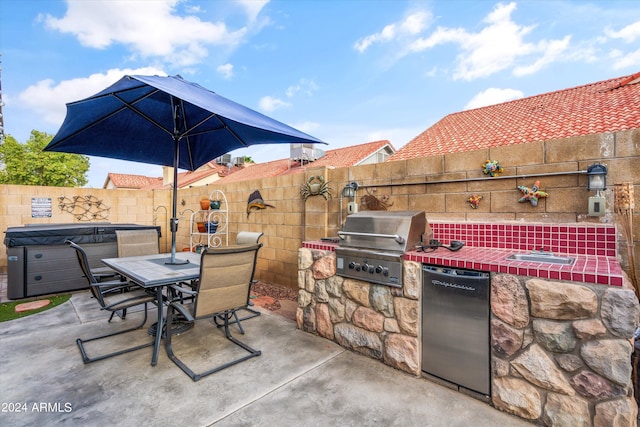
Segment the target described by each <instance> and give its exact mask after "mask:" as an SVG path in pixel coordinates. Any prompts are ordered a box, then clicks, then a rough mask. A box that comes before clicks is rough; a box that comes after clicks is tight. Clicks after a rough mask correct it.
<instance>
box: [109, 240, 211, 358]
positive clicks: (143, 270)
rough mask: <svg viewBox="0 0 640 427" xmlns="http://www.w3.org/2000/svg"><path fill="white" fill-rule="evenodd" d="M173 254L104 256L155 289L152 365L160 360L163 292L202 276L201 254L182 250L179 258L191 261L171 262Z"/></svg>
mask: <svg viewBox="0 0 640 427" xmlns="http://www.w3.org/2000/svg"><path fill="white" fill-rule="evenodd" d="M170 256H171V255H170V254H155V255H142V256H133V257H122V258H105V259H103V260H102V262H103V263H104V264H105V265H106V266H108V267H111V268H112V269H113V270H115V271H116V272H118V273H119V274H121V275H123V276H124V277H126V278H127V279H129V280H130V281H131V282H132V283H134V284H136V285H138V286H141V287H143V288H145V289H155V291H156V301H157V304H156V305H157V308H158V323H157V325H156V330H155V343H154V346H153V356H152V357H151V366H155V365H156V363H157V362H158V353H159V350H160V341H161V339H162V329H163V325H164V310H163V308H164V306H163V304H162V299H163V298H162V291H163V289H164V287H165V286H169V285H173V284H175V283H179V282H186V281H190V280H193V279H197V278H198V277H199V276H200V256H201V255H200V254H197V253H193V252H179V253H177V254H176V260H177V261H178V260H184V261H189V262H188V263H186V264H170V263H169V261H170Z"/></svg>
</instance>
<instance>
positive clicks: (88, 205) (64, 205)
mask: <svg viewBox="0 0 640 427" xmlns="http://www.w3.org/2000/svg"><path fill="white" fill-rule="evenodd" d="M58 207H59V208H60V210H61V211H62V212H67V213H70V214H71V215H73V216H75V217H76V219H77V220H78V221H91V220H95V219H97V220H104V219H108V218H109V210H110V209H111V207H109V206H107V205H105V204H104V203H103V202H102V200H100V199H98V198H97V197H95V196H91V195H87V196H73V197H67V196H60V197H58Z"/></svg>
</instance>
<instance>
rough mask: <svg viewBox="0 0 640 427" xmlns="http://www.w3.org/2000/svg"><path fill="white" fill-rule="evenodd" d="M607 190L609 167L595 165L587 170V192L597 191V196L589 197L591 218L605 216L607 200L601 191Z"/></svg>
mask: <svg viewBox="0 0 640 427" xmlns="http://www.w3.org/2000/svg"><path fill="white" fill-rule="evenodd" d="M606 189H607V167H606V166H605V165H601V164H600V163H594V164H592V165H591V166H589V167H588V168H587V190H589V191H595V192H596V195H595V196H591V197H589V216H603V215H604V214H605V209H606V200H605V198H604V197H603V196H601V195H600V191H602V190H606Z"/></svg>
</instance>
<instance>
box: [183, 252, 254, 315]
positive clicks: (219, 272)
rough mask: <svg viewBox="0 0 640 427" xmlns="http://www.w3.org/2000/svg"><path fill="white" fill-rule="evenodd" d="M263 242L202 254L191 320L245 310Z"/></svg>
mask: <svg viewBox="0 0 640 427" xmlns="http://www.w3.org/2000/svg"><path fill="white" fill-rule="evenodd" d="M261 247H262V243H257V244H253V245H243V246H229V247H220V248H207V249H205V250H203V251H202V255H201V262H200V280H199V283H198V288H197V291H198V296H197V298H196V301H195V304H194V313H193V314H194V317H196V318H201V317H206V316H210V315H212V314H215V313H221V312H223V311H226V310H234V309H238V308H242V307H246V306H247V304H248V302H249V291H250V289H249V288H250V287H251V281H252V280H253V275H254V273H255V270H256V260H257V259H258V250H259V249H260V248H261Z"/></svg>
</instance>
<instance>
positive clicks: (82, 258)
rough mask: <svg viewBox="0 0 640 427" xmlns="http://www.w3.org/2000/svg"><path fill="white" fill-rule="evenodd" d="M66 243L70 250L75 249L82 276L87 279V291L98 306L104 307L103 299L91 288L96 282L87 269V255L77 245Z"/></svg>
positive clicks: (89, 269)
mask: <svg viewBox="0 0 640 427" xmlns="http://www.w3.org/2000/svg"><path fill="white" fill-rule="evenodd" d="M66 243H68V244H69V246H71V248H72V249H75V251H76V256H77V257H78V263H79V264H80V269H81V270H82V274H83V275H84V277H86V278H87V281H88V282H89V289H90V290H91V294H92V295H93V297H94V298H95V299H96V300H98V303H100V306H102V307H104V299H102V294H101V293H100V292H99V291H98V290H97V289H96V287H95V286H91V285H93V284H94V283H98V280H97V279H96V278H95V276H94V275H93V274H92V273H91V268H89V258H87V253H86V252H85V251H84V249H82V247H80V246H79V245H77V244H75V243H73V242H72V241H71V240H67V241H66Z"/></svg>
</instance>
